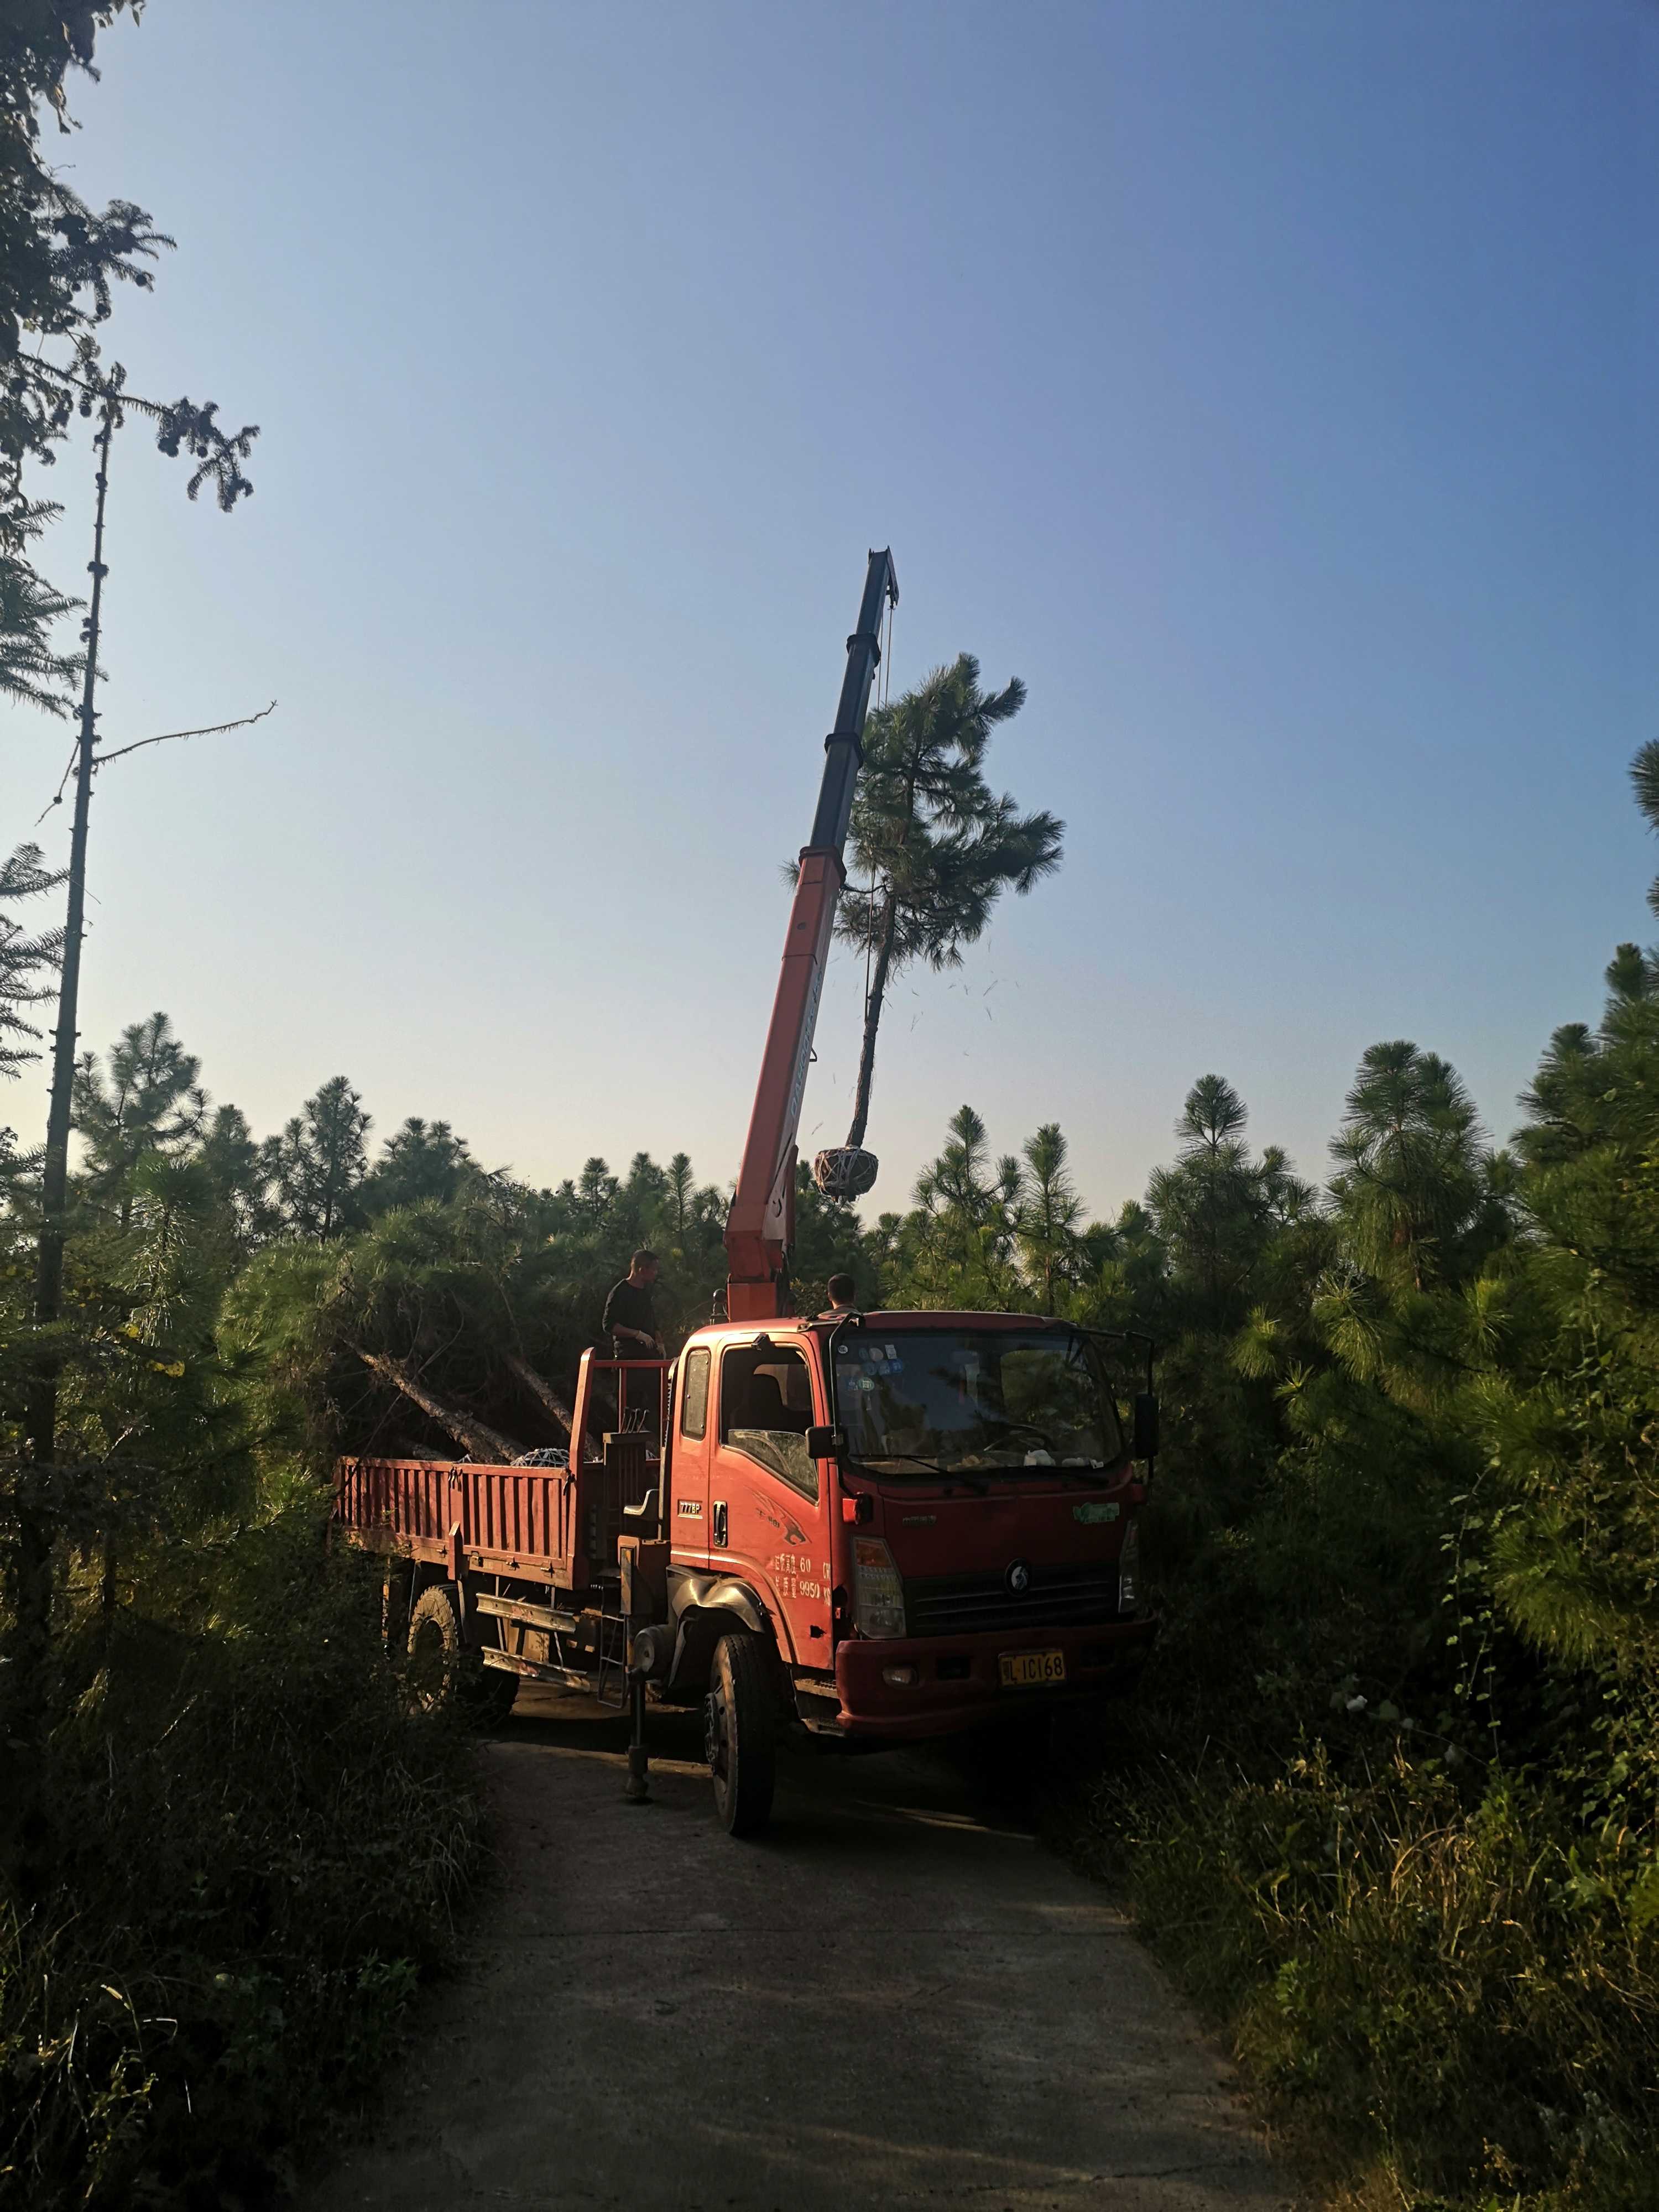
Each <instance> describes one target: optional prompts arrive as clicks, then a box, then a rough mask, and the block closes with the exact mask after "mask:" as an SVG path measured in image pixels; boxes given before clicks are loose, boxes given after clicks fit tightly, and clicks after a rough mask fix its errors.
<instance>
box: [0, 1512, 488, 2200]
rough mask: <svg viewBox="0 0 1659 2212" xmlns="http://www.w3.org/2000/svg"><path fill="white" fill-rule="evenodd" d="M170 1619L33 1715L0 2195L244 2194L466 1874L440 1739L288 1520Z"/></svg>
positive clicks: (263, 2193)
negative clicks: (35, 1784)
mask: <svg viewBox="0 0 1659 2212" xmlns="http://www.w3.org/2000/svg"><path fill="white" fill-rule="evenodd" d="M221 1566H222V1573H221V1575H220V1577H219V1589H220V1600H221V1601H220V1603H219V1604H218V1605H217V1606H216V1607H214V1608H210V1613H209V1615H208V1617H207V1618H206V1619H204V1620H200V1621H198V1623H197V1625H196V1626H194V1627H192V1628H191V1630H190V1631H189V1632H185V1631H183V1630H180V1629H179V1628H177V1627H176V1626H168V1625H167V1624H166V1623H165V1622H163V1621H160V1620H154V1619H152V1620H143V1619H141V1618H136V1617H133V1616H131V1615H126V1616H122V1617H120V1618H119V1619H118V1622H117V1625H116V1633H115V1635H114V1637H113V1639H112V1642H111V1643H110V1644H109V1645H108V1647H107V1650H106V1654H105V1656H104V1663H103V1664H102V1665H101V1666H100V1668H99V1670H98V1672H97V1674H95V1676H94V1678H93V1679H92V1680H91V1682H90V1685H89V1686H88V1689H87V1690H86V1691H85V1692H84V1694H82V1697H81V1698H80V1699H79V1700H78V1702H77V1704H76V1707H75V1709H74V1710H73V1711H72V1712H71V1713H70V1716H69V1717H67V1718H66V1719H65V1721H64V1723H63V1725H62V1727H61V1728H60V1729H59V1730H58V1737H57V1740H56V1741H55V1744H54V1747H53V1757H54V1787H53V1793H52V1794H53V1812H54V1820H55V1826H56V1831H57V1834H58V1839H59V1848H58V1859H57V1864H56V1875H55V1881H54V1884H53V1887H52V1894H51V1895H50V1896H49V1898H48V1899H46V1901H45V1903H44V1904H43V1905H39V1906H37V1907H36V1908H35V1909H34V1910H33V1911H32V1912H31V1913H30V1915H29V1916H28V1917H27V1918H25V1917H23V1916H22V1915H21V1912H20V1911H19V1910H18V1908H17V1905H16V1904H15V1900H14V1901H13V1902H12V1903H11V1904H10V1905H9V1906H8V1907H7V1909H6V1910H5V1911H3V1913H0V2204H4V2205H5V2206H7V2207H8V2208H9V2207H11V2206H14V2205H15V2206H17V2207H19V2208H21V2207H23V2206H27V2207H28V2208H30V2212H58V2208H68V2207H70V2206H75V2207H85V2208H96V2207H102V2206H105V2205H110V2206H114V2205H126V2204H131V2203H143V2204H145V2205H147V2206H155V2207H167V2206H172V2205H179V2206H185V2205H191V2206H194V2205H198V2204H200V2205H208V2204H211V2205H219V2204H259V2203H268V2202H272V2201H274V2200H275V2199H276V2197H277V2196H278V2195H279V2194H280V2193H281V2192H282V2191H283V2188H284V2187H285V2185H286V2184H287V2183H288V2181H289V2179H290V2178H291V2166H292V2146H293V2144H294V2143H295V2140H296V2138H297V2137H298V2136H299V2135H300V2134H301V2132H302V2131H307V2130H310V2129H312V2128H313V2127H314V2125H315V2124H316V2123H317V2122H318V2120H319V2118H320V2116H322V2115H323V2114H325V2112H327V2111H328V2110H329V2109H330V2108H331V2107H337V2106H340V2105H341V2104H342V2103H343V2102H349V2100H352V2099H353V2098H354V2097H356V2095H358V2094H359V2093H361V2092H362V2090H363V2089H364V2087H366V2086H367V2085H368V2083H369V2082H370V2081H372V2079H373V2077H374V2073H375V2071H376V2070H377V2069H378V2067H379V2066H380V2063H381V2062H382V2060H383V2059H384V2057H385V2056H386V2051H387V2050H388V2048H389V2047H390V2045H391V2044H392V2040H393V2039H395V2037H396V2034H397V2033H398V2027H399V2023H400V2021H401V2019H402V2016H403V2015H404V2011H405V2009H406V2008H407V2006H408V2003H409V2001H410V1996H411V1995H412V1994H413V1992H414V1990H415V1988H416V1984H417V1982H418V1980H419V1978H420V1976H421V1975H422V1972H424V1971H426V1970H427V1969H428V1967H430V1966H433V1965H434V1964H435V1962H437V1961H438V1960H440V1959H441V1957H442V1956H443V1954H444V1953H445V1950H446V1948H447V1942H448V1937H449V1929H450V1915H451V1912H452V1911H453V1907H454V1906H455V1905H456V1904H457V1903H458V1901H459V1899H461V1898H462V1897H463V1896H464V1894H465V1892H466V1890H467V1888H468V1886H469V1883H470V1881H471V1877H472V1872H473V1869H474V1867H475V1864H476V1862H477V1849H478V1814H477V1810H476V1807H475V1802H474V1799H473V1796H472V1792H471V1785H470V1781H469V1778H468V1774H467V1771H466V1767H465V1752H464V1748H463V1746H462V1744H461V1743H460V1741H459V1739H458V1738H457V1737H456V1736H455V1735H454V1734H453V1731H452V1730H451V1729H448V1728H447V1726H446V1725H445V1724H444V1723H442V1722H441V1721H434V1720H432V1719H430V1718H428V1717H423V1716H418V1715H416V1714H412V1713H411V1712H410V1711H409V1710H408V1709H407V1707H406V1705H405V1702H404V1699H402V1698H401V1697H400V1695H399V1692H398V1683H397V1681H396V1679H395V1677H394V1674H393V1673H392V1668H390V1666H389V1665H388V1664H387V1662H386V1659H385V1657H384V1656H383V1655H382V1653H381V1650H380V1643H379V1637H378V1632H377V1630H378V1602H377V1599H376V1595H375V1592H374V1586H373V1583H372V1581H371V1579H370V1577H369V1576H368V1572H367V1571H366V1567H365V1563H364V1562H362V1560H359V1559H352V1558H350V1557H347V1556H329V1555H325V1554H324V1553H322V1552H321V1551H320V1550H319V1547H318V1546H317V1544H316V1541H315V1539H314V1534H313V1533H312V1532H311V1531H310V1530H309V1529H306V1528H301V1529H298V1530H295V1529H293V1528H288V1529H279V1530H276V1531H270V1530H267V1531H265V1532H264V1534H262V1535H260V1536H259V1537H258V1538H250V1539H246V1540H243V1541H241V1543H240V1546H239V1547H236V1549H235V1553H234V1557H232V1558H230V1559H227V1560H224V1561H222V1562H221Z"/></svg>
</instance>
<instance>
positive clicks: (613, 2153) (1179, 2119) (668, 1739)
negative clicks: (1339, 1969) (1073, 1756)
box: [305, 1686, 1293, 2212]
mask: <svg viewBox="0 0 1659 2212" xmlns="http://www.w3.org/2000/svg"><path fill="white" fill-rule="evenodd" d="M652 1735H653V1741H652V1753H653V1768H652V1790H653V1803H651V1804H650V1805H649V1806H642V1807H635V1806H630V1805H628V1804H625V1803H624V1802H623V1795H622V1782H623V1745H624V1742H625V1741H626V1732H625V1729H623V1726H622V1724H621V1723H619V1722H618V1721H617V1720H616V1719H615V1718H614V1717H611V1716H609V1715H605V1716H601V1715H599V1714H598V1713H597V1712H596V1711H595V1708H594V1707H593V1706H592V1705H591V1704H590V1703H589V1702H588V1701H587V1700H586V1699H580V1698H576V1697H564V1696H562V1695H560V1694H558V1693H556V1692H551V1691H548V1690H544V1689H543V1688H541V1687H539V1686H526V1688H525V1689H524V1690H522V1691H521V1692H520V1699H519V1704H518V1707H517V1710H516V1711H514V1713H513V1717H512V1718H511V1719H510V1720H509V1721H508V1722H507V1723H505V1724H504V1725H503V1726H502V1728H501V1729H500V1730H498V1731H497V1733H496V1735H495V1737H494V1738H493V1739H492V1740H491V1741H489V1743H488V1744H487V1745H486V1746H485V1747H484V1749H483V1758H484V1759H485V1761H486V1765H487V1771H488V1773H489V1789H490V1792H491V1796H492V1798H493V1801H494V1803H495V1810H496V1814H497V1819H498V1824H499V1826H498V1841H499V1848H500V1851H501V1879H500V1881H499V1882H498V1883H497V1884H496V1886H495V1889H494V1891H493V1893H492V1894H491V1895H490V1896H489V1898H488V1899H486V1901H485V1903H484V1905H483V1908H482V1910H481V1911H480V1913H479V1916H478V1917H477V1920H476V1922H475V1923H474V1928H475V1935H474V1947H475V1948H474V1954H473V1959H472V1962H471V1966H470V1968H469V1970H468V1971H467V1972H465V1973H464V1974H463V1975H462V1976H461V1977H460V1978H459V1979H458V1980H455V1981H452V1982H450V1983H448V1984H446V1985H445V1986H444V1987H442V1988H441V1989H440V1990H436V1991H435V1992H434V1993H433V1994H432V1995H431V1996H429V1997H428V1999H427V2000H426V2001H425V2003H426V2009H425V2014H424V2019H423V2025H422V2027H421V2028H420V2030H419V2032H418V2034H417V2038H416V2042H415V2045H414V2046H413V2048H412V2050H411V2051H410V2055H409V2057H408V2058H407V2059H406V2060H405V2061H404V2079H403V2080H401V2081H399V2082H398V2083H397V2084H396V2085H395V2086H394V2087H393V2088H392V2092H391V2093H390V2096H389V2098H388V2100H387V2105H386V2110H385V2112H384V2113H383V2115H382V2117H381V2119H380V2122H379V2124H378V2125H377V2128H376V2130H375V2132H374V2136H372V2138H371V2139H369V2140H368V2141H366V2142H362V2143H361V2144H360V2145H358V2146H357V2147H356V2148H355V2149H353V2150H352V2151H351V2152H349V2154H347V2155H346V2156H345V2157H344V2158H343V2160H342V2161H341V2163H340V2164H339V2165H338V2166H337V2167H336V2168H335V2169H334V2170H333V2172H331V2173H329V2174H327V2175H325V2177H323V2178H322V2179H321V2181H320V2183H319V2185H317V2186H315V2187H314V2188H313V2190H312V2191H310V2192H309V2194H308V2196H307V2198H306V2200H305V2201H306V2205H307V2212H360V2208H374V2212H394V2208H395V2212H424V2208H426V2207H428V2206H430V2207H440V2206H441V2207H444V2208H447V2212H467V2208H473V2207H484V2206H507V2207H512V2208H517V2212H594V2209H595V2208H602V2209H603V2212H609V2209H610V2208H612V2207H615V2208H617V2212H623V2208H625V2212H828V2208H830V2207H834V2208H835V2212H854V2208H860V2207H864V2206H871V2207H887V2206H893V2207H915V2208H927V2212H936V2208H945V2207H951V2206H963V2207H972V2208H975V2212H1001V2208H1005V2207H1007V2208H1016V2207H1017V2208H1018V2212H1037V2208H1042V2212H1082V2208H1085V2207H1088V2208H1094V2207H1110V2208H1111V2209H1112V2212H1223V2209H1224V2208H1225V2212H1278V2208H1281V2207H1285V2206H1288V2205H1290V2204H1291V2203H1292V2202H1293V2192H1292V2191H1291V2186H1290V2185H1289V2183H1288V2182H1287V2181H1286V2179H1285V2177H1284V2176H1283V2175H1282V2174H1280V2173H1279V2172H1276V2171H1275V2169H1274V2168H1273V2166H1271V2164H1270V2163H1269V2161H1268V2160H1267V2156H1266V2155H1265V2154H1264V2152H1263V2150H1262V2148H1261V2145H1260V2142H1258V2140H1257V2138H1256V2136H1255V2133H1254V2132H1253V2130H1252V2128H1251V2126H1250V2124H1249V2121H1248V2119H1247V2118H1246V2117H1245V2116H1244V2114H1243V2112H1241V2110H1240V2109H1239V2107H1238V2106H1237V2104H1236V2103H1235V2102H1234V2101H1233V2100H1232V2099H1231V2096H1230V2095H1229V2093H1228V2090H1227V2087H1226V2073H1225V2067H1224V2066H1223V2064H1222V2062H1221V2061H1220V2059H1219V2057H1218V2055H1217V2054H1216V2053H1215V2051H1213V2050H1212V2048H1211V2047H1210V2046H1209V2045H1207V2044H1206V2041H1205V2040H1204V2039H1203V2038H1202V2037H1201V2036H1200V2033H1199V2032H1198V2030H1197V2029H1196V2027H1194V2023H1193V2021H1191V2019H1190V2018H1189V2017H1188V2015H1187V2014H1186V2013H1185V2012H1184V2010H1183V2009H1182V2006H1181V2005H1180V2003H1179V2002H1178V2001H1177V1999H1176V1997H1175V1996H1173V1995H1172V1993H1171V1991H1170V1988H1169V1986H1168V1984H1166V1983H1165V1981H1164V1978H1163V1977H1162V1975H1161V1974H1160V1973H1159V1972H1158V1969H1157V1968H1156V1967H1155V1966H1153V1965H1152V1961H1151V1960H1150V1959H1149V1958H1148V1957H1147V1955H1146V1953H1145V1952H1144V1951H1143V1950H1142V1949H1141V1948H1140V1947H1139V1944H1138V1943H1137V1942H1135V1940H1134V1938H1133V1936H1132V1935H1131V1934H1130V1933H1129V1931H1128V1929H1127V1925H1126V1923H1125V1921H1124V1918H1123V1916H1122V1915H1121V1912H1119V1911H1117V1910H1116V1909H1115V1907H1114V1906H1113V1905H1111V1903H1110V1902H1109V1900H1108V1899H1107V1898H1106V1896H1105V1895H1104V1894H1103V1893H1102V1892H1101V1891H1100V1890H1098V1889H1097V1888H1095V1887H1092V1886H1091V1885H1090V1884H1089V1883H1087V1882H1085V1881H1082V1880H1080V1879H1079V1877H1078V1876H1077V1875H1073V1874H1072V1873H1071V1872H1070V1871H1069V1870H1068V1869H1066V1867H1065V1866H1064V1865H1062V1864H1061V1863H1060V1862H1059V1861H1058V1860H1056V1859H1055V1858H1054V1857H1051V1856H1050V1855H1049V1854H1048V1852H1047V1851H1045V1850H1042V1848H1041V1847H1040V1846H1039V1845H1038V1844H1036V1842H1035V1841H1034V1840H1033V1838H1031V1837H1030V1835H1029V1834H1028V1833H1025V1832H1023V1831H1022V1830H1021V1829H1020V1828H1019V1826H1018V1824H1017V1823H1014V1822H1009V1821H1005V1820H1000V1818H999V1817H998V1816H996V1815H994V1814H983V1815H982V1814H980V1813H979V1812H977V1811H976V1810H975V1808H974V1806H973V1803H972V1802H971V1800H970V1798H969V1794H968V1793H967V1791H966V1790H964V1787H963V1784H962V1782H961V1780H960V1779H959V1778H957V1775H956V1774H955V1773H954V1772H953V1771H952V1770H951V1767H950V1766H949V1765H948V1764H946V1762H945V1760H944V1759H942V1758H939V1757H938V1756H936V1755H924V1754H921V1753H884V1754H882V1755H881V1756H879V1757H877V1758H872V1759H858V1760H853V1759H789V1760H787V1761H786V1762H785V1764H784V1765H783V1768H782V1771H781V1784H780V1788H779V1792H778V1804H777V1810H776V1813H775V1818H774V1823H773V1826H772V1828H771V1830H770V1831H769V1833H768V1835H767V1836H766V1837H765V1838H763V1839H762V1840H761V1841H759V1842H757V1843H749V1844H738V1843H733V1842H732V1840H731V1839H730V1838H728V1837H727V1836H726V1835H725V1834H724V1833H723V1832H721V1831H720V1828H719V1827H718V1826H716V1824H715V1821H714V1812H713V1806H712V1802H711V1797H710V1792H709V1788H708V1777H707V1772H706V1770H705V1769H704V1768H703V1767H702V1765H700V1764H699V1763H697V1749H698V1744H697V1732H696V1723H688V1722H687V1721H686V1720H684V1719H683V1718H681V1717H678V1716H675V1715H671V1714H653V1719H652Z"/></svg>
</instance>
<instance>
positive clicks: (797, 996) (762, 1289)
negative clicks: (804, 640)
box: [726, 549, 898, 1321]
mask: <svg viewBox="0 0 1659 2212" xmlns="http://www.w3.org/2000/svg"><path fill="white" fill-rule="evenodd" d="M889 602H891V604H892V605H897V604H898V576H897V574H896V571H895V569H894V567H893V556H892V553H891V550H890V549H884V550H882V551H881V552H879V553H875V552H872V554H871V556H870V566H869V568H868V570H867V572H866V576H865V580H864V598H863V600H862V603H861V604H860V607H859V618H858V625H857V627H856V629H854V632H853V635H851V636H850V637H849V638H848V641H847V673H846V675H845V676H844V677H843V678H842V687H841V703H840V705H839V707H838V708H836V726H835V727H834V729H832V730H831V731H830V732H829V736H828V737H827V738H825V739H824V741H823V751H824V762H823V783H822V784H821V785H820V787H819V789H818V804H817V813H816V814H815V815H814V816H813V817H812V836H811V842H810V843H808V844H806V845H804V846H803V847H802V848H801V854H800V871H799V875H798V876H797V878H796V879H795V896H794V902H793V905H792V906H791V908H790V909H789V927H788V929H787V932H786V933H785V936H784V940H783V965H782V969H781V973H780V975H779V976H778V988H777V995H776V996H775V999H774V1000H773V1001H772V1019H771V1023H770V1024H769V1027H768V1029H767V1032H766V1049H765V1051H764V1052H763V1054H762V1056H761V1072H760V1081H759V1083H758V1084H757V1086H756V1090H755V1105H754V1110H753V1112H752V1113H751V1114H750V1118H749V1135H748V1138H747V1140H746V1141H745V1143H744V1148H743V1164H742V1167H741V1168H740V1169H739V1170H738V1188H737V1191H736V1194H735V1195H734V1196H733V1198H732V1211H731V1212H730V1213H729V1214H728V1215H727V1217H726V1312H727V1314H728V1315H729V1316H730V1317H731V1318H732V1320H733V1321H751V1320H752V1321H765V1320H769V1319H770V1318H772V1317H773V1316H776V1315H778V1314H780V1313H781V1312H783V1311H784V1310H785V1305H784V1300H785V1297H786V1296H787V1275H786V1263H787V1256H788V1250H789V1246H790V1244H791V1243H792V1242H793V1231H794V1213H795V1138H796V1133H797V1132H798V1131H799V1127H800V1109H801V1100H802V1097H803V1095H804V1094H805V1089H806V1070H807V1067H808V1066H809V1064H810V1062H811V1056H812V1032H813V1030H814V1028H815V1027H816V1026H817V1018H818V1000H819V998H820V997H821V995H822V994H823V969H824V963H825V961H826V960H827V958H828V957H829V933H830V930H831V928H832V927H834V924H835V919H836V900H837V899H838V898H839V897H840V896H841V890H842V884H844V883H845V882H846V880H847V872H846V869H845V867H844V866H843V865H842V853H843V851H844V850H845V848H846V844H847V829H848V823H849V822H850V820H851V818H852V813H853V792H854V787H855V786H856V784H857V782H858V774H859V769H860V768H861V767H862V765H863V763H864V720H865V716H866V713H867V712H868V710H869V705H870V687H871V684H872V683H873V681H874V680H875V673H876V669H877V667H878V665H879V663H880V660H881V621H882V614H883V611H884V609H885V607H886V606H887V605H888V604H889Z"/></svg>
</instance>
